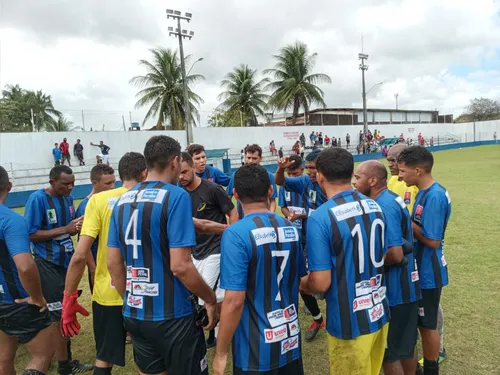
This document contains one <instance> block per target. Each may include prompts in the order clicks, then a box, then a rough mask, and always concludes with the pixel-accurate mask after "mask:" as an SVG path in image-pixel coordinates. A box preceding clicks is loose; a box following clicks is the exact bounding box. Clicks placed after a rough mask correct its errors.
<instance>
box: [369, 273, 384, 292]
mask: <svg viewBox="0 0 500 375" xmlns="http://www.w3.org/2000/svg"><path fill="white" fill-rule="evenodd" d="M381 284H382V275H381V274H378V275H377V276H373V277H372V278H371V279H370V286H371V287H372V289H378V288H379V287H380V285H381Z"/></svg>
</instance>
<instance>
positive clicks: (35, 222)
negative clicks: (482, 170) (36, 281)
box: [24, 189, 75, 268]
mask: <svg viewBox="0 0 500 375" xmlns="http://www.w3.org/2000/svg"><path fill="white" fill-rule="evenodd" d="M24 218H25V219H26V222H27V223H28V230H29V234H30V235H31V234H34V233H36V232H38V231H39V230H51V229H55V228H61V227H65V226H66V225H68V224H69V223H70V222H71V220H73V219H74V218H75V207H74V206H73V197H71V196H68V197H54V196H52V195H50V194H47V192H46V191H45V190H43V189H41V190H37V191H35V192H34V193H33V194H31V195H30V197H29V199H28V202H27V203H26V208H25V211H24ZM32 247H33V250H34V251H33V252H34V254H35V256H38V257H40V258H42V259H45V260H46V261H48V262H51V263H53V264H55V265H58V266H61V267H64V268H68V266H69V262H70V260H71V257H72V256H73V253H74V251H75V249H74V246H73V240H72V238H71V236H70V235H69V234H64V235H62V236H60V237H58V238H54V239H52V240H48V241H41V242H33V243H32Z"/></svg>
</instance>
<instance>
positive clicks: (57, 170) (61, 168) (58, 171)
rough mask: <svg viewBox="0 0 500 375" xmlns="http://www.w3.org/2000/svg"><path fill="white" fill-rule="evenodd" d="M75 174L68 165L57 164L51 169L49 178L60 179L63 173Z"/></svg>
mask: <svg viewBox="0 0 500 375" xmlns="http://www.w3.org/2000/svg"><path fill="white" fill-rule="evenodd" d="M63 173H64V174H73V170H72V169H71V168H70V167H68V166H67V165H56V166H55V167H54V168H52V169H51V170H50V173H49V178H50V179H51V180H59V178H61V175H62V174H63Z"/></svg>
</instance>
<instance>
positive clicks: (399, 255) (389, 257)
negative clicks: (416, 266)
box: [384, 246, 404, 265]
mask: <svg viewBox="0 0 500 375" xmlns="http://www.w3.org/2000/svg"><path fill="white" fill-rule="evenodd" d="M403 258H404V253H403V247H402V246H392V247H389V248H388V249H387V254H386V255H385V259H384V263H385V264H386V265H392V264H400V263H401V262H402V261H403Z"/></svg>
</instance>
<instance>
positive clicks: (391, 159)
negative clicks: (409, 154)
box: [387, 143, 408, 176]
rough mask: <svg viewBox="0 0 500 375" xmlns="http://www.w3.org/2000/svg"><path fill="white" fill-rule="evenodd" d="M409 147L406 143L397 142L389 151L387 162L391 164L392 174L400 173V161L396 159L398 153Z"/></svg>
mask: <svg viewBox="0 0 500 375" xmlns="http://www.w3.org/2000/svg"><path fill="white" fill-rule="evenodd" d="M407 148H408V146H407V145H406V144H405V143H396V144H395V145H394V146H392V147H391V149H390V150H389V152H388V153H387V163H388V164H389V170H390V171H391V176H397V175H399V169H398V163H397V161H396V159H397V158H398V155H399V154H400V153H401V152H402V151H403V150H405V149H407Z"/></svg>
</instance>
